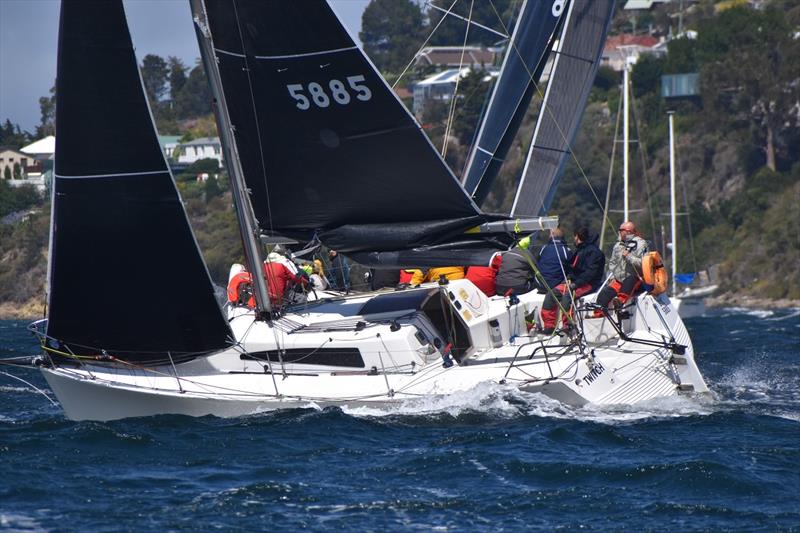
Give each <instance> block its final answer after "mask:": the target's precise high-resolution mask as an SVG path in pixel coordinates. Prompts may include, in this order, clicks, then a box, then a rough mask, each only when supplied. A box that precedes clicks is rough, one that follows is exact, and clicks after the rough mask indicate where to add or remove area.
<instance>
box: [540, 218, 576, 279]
mask: <svg viewBox="0 0 800 533" xmlns="http://www.w3.org/2000/svg"><path fill="white" fill-rule="evenodd" d="M571 258H572V252H571V251H570V249H569V247H568V246H567V243H565V242H564V231H563V230H562V229H561V228H554V229H552V230H550V240H549V241H548V242H547V244H545V245H544V246H542V248H541V250H539V257H538V258H537V261H536V266H538V267H539V272H540V273H541V275H542V278H544V282H545V283H546V284H547V287H555V286H556V285H558V284H560V283H563V282H564V275H565V274H566V270H567V268H568V265H569V262H570V259H571ZM547 287H542V288H543V289H545V290H547Z"/></svg>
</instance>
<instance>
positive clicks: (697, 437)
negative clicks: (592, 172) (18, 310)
mask: <svg viewBox="0 0 800 533" xmlns="http://www.w3.org/2000/svg"><path fill="white" fill-rule="evenodd" d="M25 325H26V324H25V323H22V322H9V321H5V322H0V358H7V357H14V356H20V355H28V354H33V353H35V352H36V343H35V341H34V339H33V337H31V336H30V335H29V334H28V332H27V331H26V330H25ZM687 325H688V327H689V329H690V331H691V333H692V336H693V339H694V343H695V349H696V351H697V354H698V364H699V366H700V369H701V371H702V372H703V373H704V375H705V377H706V379H707V381H708V384H709V386H710V387H711V389H712V390H713V395H712V397H706V398H692V397H681V398H677V399H668V400H664V401H657V402H650V403H645V404H639V405H636V406H633V407H624V408H623V407H616V408H596V407H594V408H593V407H585V408H578V409H576V408H569V407H565V406H563V405H561V404H559V403H557V402H554V401H552V400H549V399H547V398H544V397H540V396H538V395H524V394H513V393H509V392H508V391H507V390H505V389H501V388H493V387H490V386H486V387H482V388H480V389H478V390H474V391H471V392H469V393H465V394H463V395H460V396H456V397H450V398H447V399H443V400H438V401H429V402H427V403H417V404H413V405H407V406H403V407H401V408H398V409H397V410H396V411H393V412H389V413H386V412H376V411H372V410H367V409H362V410H353V411H342V410H340V409H336V408H329V409H322V410H319V409H313V408H308V409H294V410H285V411H279V412H272V413H267V414H262V415H259V416H252V417H246V418H238V419H219V418H213V417H206V418H199V419H195V418H188V417H181V416H161V417H154V418H140V419H130V420H123V421H116V422H111V423H95V422H71V421H69V420H67V419H65V418H64V416H63V414H62V412H61V410H60V409H59V407H58V406H57V405H53V404H52V403H51V402H50V401H49V400H48V399H47V398H46V397H45V396H43V395H42V394H41V393H40V392H37V390H36V389H37V388H40V389H44V390H46V385H45V382H44V380H43V379H42V377H41V376H40V375H39V374H38V372H37V371H34V370H25V369H13V368H8V367H0V372H4V373H3V374H0V530H7V531H141V530H157V531H180V530H186V531H209V530H225V531H253V530H285V531H294V530H299V529H306V530H311V531H329V530H340V531H358V532H362V531H382V530H404V531H405V530H409V531H414V530H418V531H470V532H471V531H492V532H494V531H522V530H532V529H543V530H553V529H585V530H605V531H610V530H620V529H627V530H634V531H639V530H681V531H682V530H736V531H800V499H799V498H798V492H800V310H798V309H795V310H791V309H790V310H779V311H778V310H776V311H766V310H765V311H752V310H744V309H724V310H717V311H715V312H714V314H713V315H712V316H707V317H703V318H698V319H692V320H689V321H687ZM9 374H10V375H9ZM11 376H15V377H18V378H22V379H24V380H26V381H27V382H28V384H26V383H23V382H21V381H18V380H17V379H14V378H12V377H11Z"/></svg>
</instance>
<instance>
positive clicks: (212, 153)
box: [173, 137, 222, 168]
mask: <svg viewBox="0 0 800 533" xmlns="http://www.w3.org/2000/svg"><path fill="white" fill-rule="evenodd" d="M178 148H179V149H180V154H179V155H178V162H179V163H185V164H189V165H191V164H192V163H194V162H195V161H199V160H201V159H216V160H217V161H218V162H219V166H220V168H222V146H221V145H220V143H219V137H201V138H199V139H195V140H193V141H189V142H185V143H180V144H179V145H178ZM173 155H174V154H173Z"/></svg>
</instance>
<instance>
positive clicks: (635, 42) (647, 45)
mask: <svg viewBox="0 0 800 533" xmlns="http://www.w3.org/2000/svg"><path fill="white" fill-rule="evenodd" d="M662 42H663V39H659V38H657V37H653V36H652V35H633V34H630V33H621V34H619V35H611V36H609V37H608V39H606V44H605V46H604V47H603V57H602V59H601V60H600V64H601V65H608V66H609V67H611V68H612V69H614V70H615V71H617V72H621V71H622V70H623V69H624V68H625V62H626V61H629V62H630V63H631V64H635V63H636V61H637V60H638V59H639V56H642V55H647V54H650V55H656V56H660V55H663V54H665V53H666V47H665V46H659V45H661V44H662Z"/></svg>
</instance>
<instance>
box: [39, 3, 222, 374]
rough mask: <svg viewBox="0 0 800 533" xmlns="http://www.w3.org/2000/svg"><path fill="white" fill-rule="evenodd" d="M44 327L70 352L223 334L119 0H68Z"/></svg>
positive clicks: (166, 351) (187, 353)
mask: <svg viewBox="0 0 800 533" xmlns="http://www.w3.org/2000/svg"><path fill="white" fill-rule="evenodd" d="M56 89H57V90H56V95H57V98H58V106H57V108H56V113H57V115H56V154H55V180H54V186H53V208H52V209H53V219H52V229H51V255H50V293H49V317H48V318H49V322H48V328H47V333H48V335H49V336H50V337H52V338H54V339H57V341H58V343H57V344H58V345H59V346H60V349H61V350H62V351H65V352H72V353H74V354H77V355H91V356H94V355H99V354H101V353H103V351H105V352H107V353H108V355H111V356H115V357H117V358H119V359H123V360H127V361H135V362H156V361H166V360H169V358H170V357H172V359H173V360H176V361H178V360H183V359H187V358H189V357H192V356H195V355H197V354H201V353H206V352H210V351H214V350H218V349H221V348H224V347H225V346H226V345H227V340H228V338H229V336H230V329H229V327H228V325H227V322H226V320H225V318H224V317H223V315H222V311H221V310H220V308H219V306H218V305H217V303H216V300H215V299H214V293H213V286H212V284H211V279H210V277H209V274H208V271H207V269H206V266H205V263H204V262H203V259H202V256H201V255H200V251H199V249H198V247H197V244H196V242H195V240H194V236H193V235H192V232H191V229H190V227H189V223H188V220H187V217H186V212H185V211H184V208H183V204H182V203H181V199H180V197H179V195H178V191H177V189H176V187H175V183H174V180H173V178H172V176H171V174H170V172H169V169H168V168H167V164H166V161H165V159H164V156H163V155H162V152H161V148H160V146H159V143H158V138H157V136H156V131H155V127H154V125H153V122H152V119H151V115H150V110H149V108H148V104H147V100H146V98H145V95H144V90H143V86H142V83H141V79H140V77H139V71H138V67H137V65H136V57H135V55H134V51H133V46H132V44H131V38H130V34H129V32H128V26H127V23H126V21H125V13H124V11H123V8H122V2H121V1H119V0H108V1H103V2H97V1H85V0H65V1H64V2H62V6H61V22H60V27H59V43H58V78H57V82H56Z"/></svg>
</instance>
